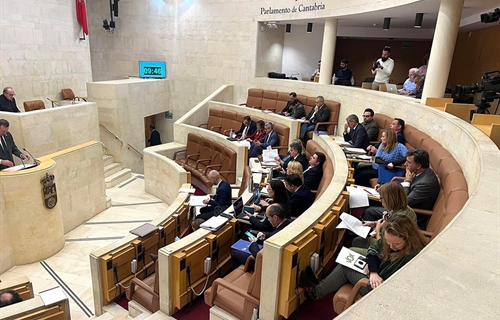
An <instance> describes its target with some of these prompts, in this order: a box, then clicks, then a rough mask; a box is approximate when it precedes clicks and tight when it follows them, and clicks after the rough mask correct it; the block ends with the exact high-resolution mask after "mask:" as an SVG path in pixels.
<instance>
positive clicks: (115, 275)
mask: <svg viewBox="0 0 500 320" xmlns="http://www.w3.org/2000/svg"><path fill="white" fill-rule="evenodd" d="M137 247H138V243H133V244H129V245H127V246H126V247H124V248H121V249H119V250H117V251H115V252H113V253H111V254H107V255H105V256H103V257H102V258H101V259H99V264H100V269H101V270H102V279H101V281H102V288H103V294H104V299H105V305H107V304H108V303H110V302H111V301H113V300H114V299H115V298H116V297H117V296H119V295H120V294H122V293H124V292H125V290H124V289H121V287H119V288H120V289H118V290H117V286H116V283H118V282H120V281H123V280H127V278H130V276H131V275H132V271H131V269H130V262H131V261H132V260H133V259H137ZM132 276H133V275H132ZM128 280H129V279H128Z"/></svg>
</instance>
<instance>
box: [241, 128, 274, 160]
mask: <svg viewBox="0 0 500 320" xmlns="http://www.w3.org/2000/svg"><path fill="white" fill-rule="evenodd" d="M264 128H265V130H266V135H265V136H264V137H263V138H262V139H260V140H257V141H254V142H253V143H252V145H251V146H250V150H248V157H249V158H255V157H256V156H257V155H258V154H262V150H264V149H266V148H267V147H269V146H271V147H274V146H277V145H278V144H279V137H278V134H277V133H276V132H275V131H274V124H272V123H271V122H268V123H266V125H265V127H264Z"/></svg>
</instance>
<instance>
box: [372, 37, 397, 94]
mask: <svg viewBox="0 0 500 320" xmlns="http://www.w3.org/2000/svg"><path fill="white" fill-rule="evenodd" d="M390 55H391V47H389V46H385V47H384V50H382V57H381V58H379V59H378V60H377V61H375V62H374V63H373V67H372V73H373V74H374V75H375V80H373V82H372V90H377V91H378V90H379V87H380V85H381V84H384V83H389V80H390V79H391V73H392V70H393V69H394V60H392V59H391V58H390Z"/></svg>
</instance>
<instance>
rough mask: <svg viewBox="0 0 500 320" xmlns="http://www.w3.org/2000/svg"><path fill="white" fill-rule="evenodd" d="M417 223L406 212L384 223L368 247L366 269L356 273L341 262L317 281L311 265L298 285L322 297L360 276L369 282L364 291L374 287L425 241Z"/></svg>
mask: <svg viewBox="0 0 500 320" xmlns="http://www.w3.org/2000/svg"><path fill="white" fill-rule="evenodd" d="M426 243H427V242H426V240H425V238H424V236H423V235H422V233H421V232H420V230H419V229H418V226H417V224H416V223H415V222H414V221H413V220H412V219H410V218H408V217H407V216H405V215H397V216H395V217H394V219H393V220H392V221H387V222H385V223H384V236H383V237H382V238H380V239H379V240H377V242H375V243H374V244H373V245H371V246H370V248H369V249H368V255H367V256H366V259H367V265H368V271H367V272H366V274H362V273H359V272H357V271H354V270H352V269H350V268H348V267H344V266H343V265H340V264H339V265H337V267H335V269H334V270H333V271H332V273H330V274H329V275H328V276H327V277H326V278H325V279H324V280H323V281H321V282H319V281H318V279H317V278H316V276H315V275H314V272H313V271H312V269H311V267H309V266H308V267H306V269H305V271H304V272H302V273H301V274H300V279H299V285H300V286H301V287H303V288H304V289H305V291H306V295H307V296H308V297H309V298H310V299H313V300H314V299H321V298H323V297H324V296H325V295H327V294H329V293H330V292H335V291H338V290H339V289H340V288H341V287H342V286H343V285H344V284H347V283H350V284H352V285H355V284H356V283H357V282H358V281H359V280H361V279H363V278H369V279H370V282H369V283H370V285H369V286H368V287H365V288H362V289H361V292H360V293H361V294H362V295H365V294H366V293H368V292H369V291H370V290H372V289H375V288H377V287H378V286H379V285H381V284H382V282H384V281H385V280H387V279H388V278H389V277H390V276H391V275H393V274H394V273H395V272H396V271H398V270H399V269H400V268H402V267H403V266H404V265H405V264H407V263H408V262H409V261H410V260H411V259H413V258H414V257H415V256H416V255H417V254H418V253H419V252H420V250H422V249H423V248H424V247H425V245H426Z"/></svg>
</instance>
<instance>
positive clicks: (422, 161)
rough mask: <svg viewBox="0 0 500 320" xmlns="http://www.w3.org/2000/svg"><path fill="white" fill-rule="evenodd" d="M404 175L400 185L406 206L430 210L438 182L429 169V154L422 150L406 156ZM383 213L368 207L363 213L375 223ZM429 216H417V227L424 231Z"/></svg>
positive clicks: (437, 191) (366, 218) (411, 152)
mask: <svg viewBox="0 0 500 320" xmlns="http://www.w3.org/2000/svg"><path fill="white" fill-rule="evenodd" d="M405 166H406V174H405V179H404V182H402V183H401V185H402V186H403V188H404V189H405V192H406V195H407V196H408V206H410V207H411V208H419V209H425V210H432V208H433V207H434V203H435V202H436V199H437V197H438V195H439V189H440V187H439V181H438V179H437V177H436V174H435V173H434V171H432V169H431V168H429V153H427V151H425V150H424V149H413V150H411V151H408V153H407V154H406V163H405ZM384 211H385V209H384V208H382V207H368V208H366V210H365V212H364V213H363V219H364V220H366V221H377V220H379V219H381V218H382V213H383V212H384ZM428 218H429V216H424V215H419V214H417V219H418V226H419V227H420V228H421V229H425V227H426V224H427V220H428Z"/></svg>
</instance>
